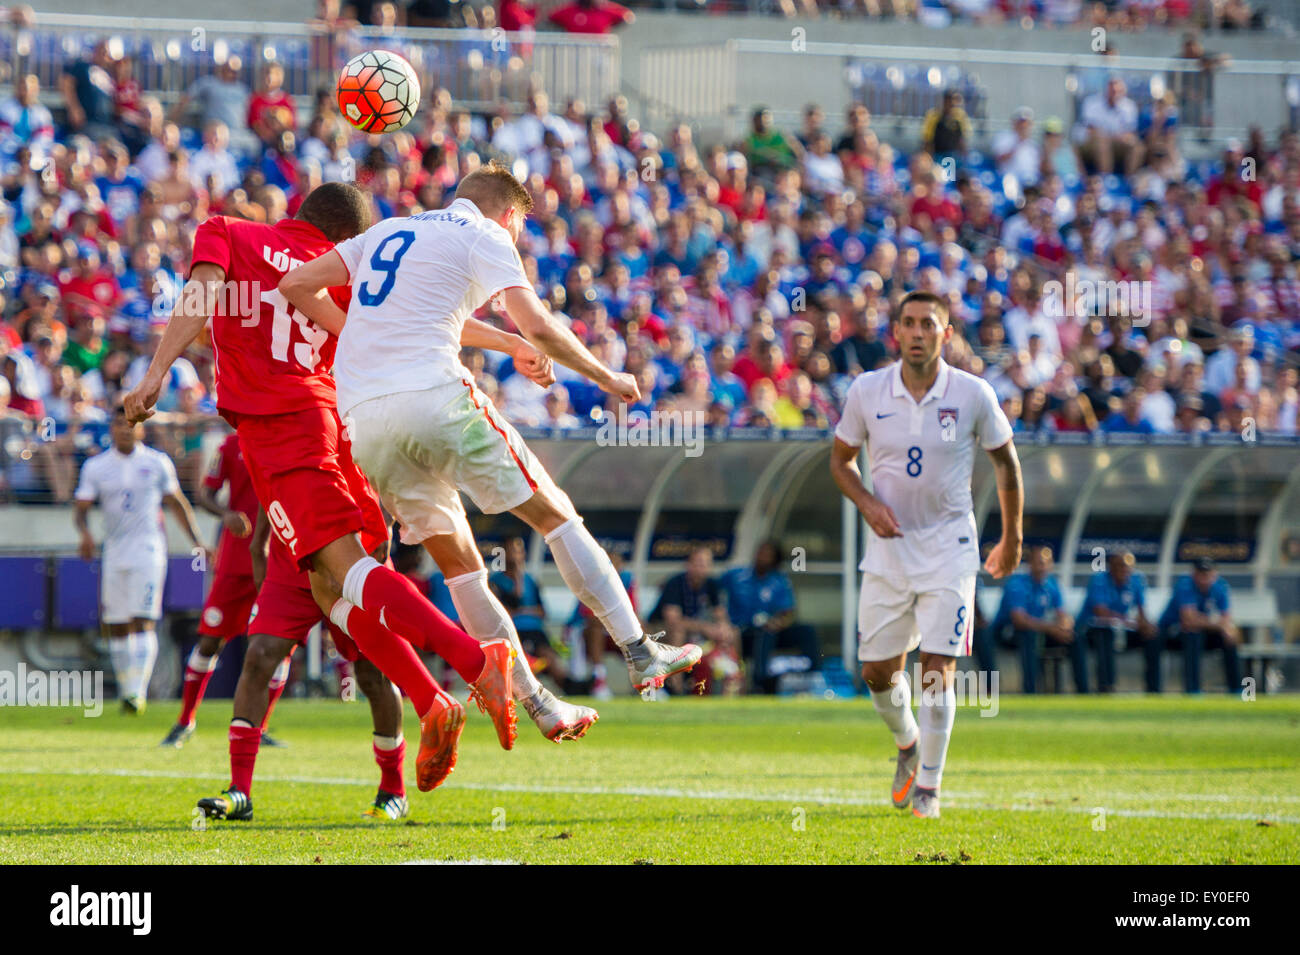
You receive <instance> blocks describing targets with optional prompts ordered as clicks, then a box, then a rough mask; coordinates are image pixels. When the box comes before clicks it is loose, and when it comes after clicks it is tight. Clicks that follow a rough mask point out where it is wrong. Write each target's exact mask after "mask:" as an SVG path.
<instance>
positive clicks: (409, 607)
mask: <svg viewBox="0 0 1300 955" xmlns="http://www.w3.org/2000/svg"><path fill="white" fill-rule="evenodd" d="M361 601H362V603H364V604H365V607H366V611H367V612H369V613H374V614H375V616H376V617H378V616H379V613H380V611H381V610H382V611H383V620H384V621H385V622H386V623H387V624H388V626H389V627H390V628H391V629H393V630H394V631H396V632H397V633H399V634H401V635H402V636H403V637H406V639H408V640H410V641H411V642H412V643H414V644H415V645H416V646H417V647H419V648H420V649H422V650H426V651H428V652H429V653H436V654H438V656H440V657H442V658H443V659H444V660H446V661H447V662H448V663H450V664H451V666H452V669H454V670H455V671H456V672H457V673H459V674H460V677H461V679H463V680H464V681H465V682H466V683H473V682H474V681H475V680H477V679H478V678H479V674H481V673H482V672H483V664H484V662H485V660H486V658H485V657H484V656H483V650H482V648H481V647H480V646H479V642H478V641H477V640H475V639H474V638H473V637H471V636H470V635H469V634H468V633H466V632H465V631H464V630H462V629H460V627H458V626H456V625H455V624H454V623H452V622H451V621H450V620H448V619H447V617H446V616H445V615H444V614H443V613H442V612H441V611H440V610H438V609H437V608H436V607H435V606H434V605H433V604H431V603H429V601H428V599H427V598H426V597H425V596H424V594H422V593H420V591H419V590H417V589H416V587H415V585H414V584H413V583H411V582H410V581H409V580H407V579H406V577H404V576H403V575H402V574H399V573H398V572H397V571H395V570H390V569H389V568H387V567H384V566H382V565H381V566H378V567H374V568H372V569H371V571H370V573H369V574H367V575H366V581H365V585H364V586H363V587H362V590H361ZM354 636H355V634H354ZM358 645H359V644H358ZM362 652H363V653H364V652H365V651H364V650H363V651H362ZM366 656H370V654H368V653H367V654H366ZM371 659H372V660H374V658H373V657H371ZM374 662H375V663H376V665H378V661H377V660H376V661H374ZM379 668H380V669H381V670H382V669H383V667H382V666H380V667H379ZM389 679H392V676H391V675H390V676H389ZM408 695H409V694H408ZM412 699H414V698H412Z"/></svg>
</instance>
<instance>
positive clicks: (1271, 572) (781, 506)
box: [0, 428, 1300, 688]
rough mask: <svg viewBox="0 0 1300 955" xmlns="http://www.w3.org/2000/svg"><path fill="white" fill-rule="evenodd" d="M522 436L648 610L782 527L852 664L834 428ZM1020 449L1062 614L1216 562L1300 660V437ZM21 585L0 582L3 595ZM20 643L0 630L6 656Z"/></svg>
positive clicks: (45, 523)
mask: <svg viewBox="0 0 1300 955" xmlns="http://www.w3.org/2000/svg"><path fill="white" fill-rule="evenodd" d="M521 430H522V431H523V433H524V434H525V437H526V438H527V439H528V440H529V444H530V446H531V447H532V448H533V449H534V451H535V452H536V454H537V456H538V457H539V458H540V459H541V461H542V462H543V464H545V465H546V467H547V469H548V471H549V472H550V473H551V475H552V476H553V477H554V478H555V479H556V481H557V482H558V483H559V484H560V486H561V487H563V488H564V489H565V490H566V491H567V492H568V493H569V495H570V497H571V498H572V499H573V502H574V504H575V506H576V507H577V509H578V511H579V513H581V514H582V515H583V516H584V519H585V521H586V523H587V526H588V527H589V528H590V529H591V531H592V533H593V534H594V535H595V536H596V538H597V539H598V540H600V541H601V543H602V544H603V545H605V546H606V547H608V548H609V549H610V550H611V551H613V552H615V553H617V554H618V555H619V556H620V557H621V558H622V560H623V565H624V567H626V568H627V569H629V570H631V572H632V574H633V577H634V579H635V581H636V584H637V592H638V597H639V605H640V609H641V611H642V613H643V614H644V613H647V612H648V611H649V610H650V609H651V608H652V607H653V606H654V602H655V599H656V598H657V595H658V592H659V589H660V587H661V586H662V584H663V582H664V581H665V580H666V579H667V578H668V577H670V576H672V575H673V574H676V573H679V572H680V571H681V570H682V568H683V562H684V560H685V557H686V555H687V553H688V552H689V551H690V549H691V548H693V547H695V546H698V545H704V546H707V547H709V548H710V549H712V551H713V552H714V554H715V565H716V568H717V570H718V572H719V573H721V572H722V571H723V570H724V569H726V568H728V567H733V566H741V565H745V564H748V563H749V562H750V561H752V559H753V555H754V552H755V549H756V548H757V546H758V544H759V543H760V542H761V541H762V540H764V539H766V538H768V537H776V538H778V539H779V540H780V541H781V544H782V547H783V550H784V560H785V566H784V570H785V571H786V572H787V573H788V574H789V576H790V578H791V580H792V582H793V584H794V588H795V592H796V595H797V599H798V606H799V617H800V619H801V620H804V621H806V622H808V623H811V624H813V625H814V626H815V627H816V628H817V629H818V631H819V633H820V634H821V637H822V642H823V649H824V651H825V652H826V653H827V655H837V651H838V652H839V653H843V654H844V655H845V662H846V669H848V670H849V672H854V671H855V669H856V667H855V666H854V664H853V662H852V647H853V640H854V631H855V627H856V619H857V611H856V601H857V581H858V574H857V562H858V560H859V555H860V554H861V552H862V547H863V544H864V542H865V540H866V534H868V533H870V531H869V530H868V529H867V528H866V526H865V524H864V523H863V522H862V521H861V520H860V519H859V518H858V517H857V515H856V514H855V513H854V512H853V510H852V508H851V506H850V505H848V504H847V502H845V501H844V500H843V498H842V497H841V496H840V494H839V493H838V491H837V489H836V488H835V486H834V484H833V483H832V481H831V477H830V473H829V469H828V461H829V454H830V442H829V438H830V435H829V433H827V432H824V431H818V430H811V429H810V430H807V431H797V432H785V433H784V434H783V435H781V436H779V439H778V436H777V435H775V434H774V433H773V432H770V431H768V430H767V429H753V430H750V429H732V430H731V431H730V432H729V433H728V434H727V435H726V436H725V439H723V440H717V439H715V438H716V436H714V435H709V436H708V437H707V438H706V437H703V436H701V440H700V441H699V442H696V441H690V440H688V441H686V442H684V443H679V444H678V445H670V446H646V445H645V444H640V445H638V446H633V445H632V444H631V441H634V440H640V439H636V438H633V437H632V435H633V434H635V432H632V431H629V432H628V434H627V435H624V438H625V439H627V440H626V441H625V443H623V444H621V445H616V446H611V444H610V442H609V441H608V440H607V438H609V437H610V436H609V435H604V436H602V434H601V432H600V430H599V429H596V428H586V429H578V430H572V431H565V432H559V431H555V432H552V431H549V430H529V429H521ZM688 437H689V436H688ZM647 440H648V439H647ZM1017 447H1018V449H1019V452H1020V457H1021V462H1022V467H1023V471H1024V479H1025V490H1026V501H1025V537H1026V543H1027V544H1032V543H1046V544H1050V545H1051V546H1052V547H1053V548H1054V550H1055V552H1056V555H1057V571H1058V574H1059V576H1060V579H1061V582H1062V584H1063V586H1064V587H1065V590H1066V594H1067V603H1068V604H1069V605H1068V606H1067V609H1068V610H1069V611H1070V612H1071V613H1075V612H1077V611H1078V609H1079V608H1078V607H1077V606H1074V603H1076V602H1079V601H1080V600H1081V591H1082V588H1083V587H1084V586H1085V585H1086V583H1087V579H1088V576H1089V575H1090V574H1091V573H1092V572H1093V569H1094V567H1097V566H1100V560H1103V559H1104V555H1105V554H1106V553H1107V552H1108V551H1110V550H1113V549H1115V548H1125V549H1128V550H1130V551H1132V552H1133V554H1134V556H1135V558H1136V561H1137V569H1138V570H1139V571H1141V572H1142V573H1144V574H1145V575H1146V577H1147V581H1148V586H1149V588H1150V592H1151V594H1152V599H1151V601H1150V604H1151V605H1150V606H1148V608H1147V611H1148V614H1149V615H1151V616H1152V617H1153V618H1154V617H1155V616H1157V615H1158V614H1159V613H1160V612H1161V611H1162V610H1163V609H1164V601H1165V600H1167V595H1168V593H1169V590H1170V588H1171V586H1172V584H1173V581H1174V580H1175V579H1176V577H1177V575H1179V574H1181V573H1185V572H1187V570H1188V569H1189V564H1190V561H1192V560H1194V559H1195V558H1197V557H1201V556H1211V557H1213V558H1214V559H1216V560H1217V561H1218V563H1219V567H1220V571H1221V573H1222V574H1223V576H1224V577H1225V578H1226V579H1227V580H1228V582H1229V584H1230V585H1231V586H1232V588H1233V599H1234V607H1235V608H1236V610H1237V612H1238V613H1239V614H1240V615H1241V617H1242V618H1243V623H1248V624H1249V626H1248V628H1247V629H1248V640H1249V642H1250V643H1251V644H1252V645H1255V646H1257V648H1259V652H1258V653H1257V654H1256V655H1257V656H1260V657H1265V658H1266V659H1265V662H1266V663H1267V662H1268V661H1269V660H1272V659H1273V656H1272V650H1269V649H1268V648H1270V647H1276V646H1278V645H1284V646H1286V647H1287V648H1289V649H1288V650H1286V651H1285V652H1281V653H1278V654H1276V656H1277V657H1278V658H1279V660H1280V662H1281V663H1282V664H1283V665H1284V667H1286V666H1289V668H1290V670H1295V669H1297V666H1296V664H1297V663H1300V660H1296V658H1295V654H1294V653H1292V652H1291V651H1292V650H1296V649H1300V646H1297V644H1296V641H1300V439H1297V438H1295V437H1274V436H1269V435H1261V436H1258V437H1257V438H1256V439H1255V440H1254V441H1244V440H1243V439H1242V438H1241V437H1240V436H1238V435H1235V434H1227V435H1225V434H1207V435H1201V436H1195V437H1194V438H1189V437H1186V436H1179V435H1170V436H1157V437H1153V438H1144V437H1141V436H1136V435H1110V436H1103V435H1074V434H1058V435H1043V436H1037V437H1035V436H1029V435H1020V436H1019V437H1018V439H1017ZM973 497H974V505H975V511H976V518H977V520H978V522H979V526H980V532H981V541H982V546H983V548H984V549H985V550H987V548H988V547H989V546H991V544H992V542H993V541H994V540H996V538H997V536H998V533H999V518H998V505H997V496H996V488H995V486H994V482H993V474H992V470H991V468H990V467H989V465H988V462H987V460H986V458H985V456H984V455H979V456H977V462H976V468H975V474H974V481H973ZM467 508H468V510H469V511H470V514H471V523H472V524H473V526H474V529H475V533H476V536H477V537H478V538H479V542H480V545H481V546H482V547H483V548H484V550H485V552H487V554H488V555H489V557H490V556H491V554H492V548H493V547H494V546H496V545H497V544H498V543H499V542H500V541H501V540H502V539H503V538H504V537H505V536H507V535H509V534H515V533H525V532H526V528H525V527H524V526H523V525H522V524H521V523H520V522H518V521H517V520H515V519H514V518H512V517H510V516H509V515H500V516H488V515H482V514H479V513H477V512H476V511H475V510H474V508H473V505H472V504H470V503H469V502H468V501H467ZM92 520H97V518H92ZM203 520H204V521H205V525H204V527H205V531H206V532H208V533H210V534H215V526H214V523H213V522H212V521H211V520H210V519H209V518H207V516H206V515H204V516H203ZM168 523H169V527H168V531H169V535H170V544H171V548H172V552H173V554H174V555H175V556H177V557H178V558H181V559H182V560H183V558H184V557H186V556H187V555H188V554H189V548H188V545H187V543H186V541H185V540H184V539H183V537H182V536H181V535H179V534H178V533H177V532H176V530H175V528H173V527H171V526H170V522H168ZM96 530H97V531H98V528H97V527H96ZM525 536H526V537H527V536H529V535H527V534H526V533H525ZM76 542H77V538H76V533H75V530H74V527H73V521H72V512H71V508H69V507H67V506H53V505H46V506H42V505H9V506H7V507H3V508H0V557H13V556H19V555H43V556H49V557H51V558H54V557H57V556H63V557H69V556H71V555H73V554H74V553H75V550H76ZM529 560H530V564H531V570H532V572H533V573H534V575H535V576H536V577H537V578H538V580H539V582H540V584H541V586H542V588H543V593H544V596H545V599H546V602H547V607H548V617H549V620H550V622H551V623H554V624H557V625H558V624H559V623H560V622H562V621H564V620H567V619H568V618H569V615H570V613H571V612H572V609H573V606H574V602H573V598H572V596H571V595H570V594H569V593H568V591H567V589H566V588H565V587H564V584H563V581H562V580H561V579H560V575H559V573H558V571H557V570H556V568H555V566H554V564H553V563H551V562H550V559H549V553H548V552H547V551H546V548H545V547H544V545H543V543H542V541H541V539H540V538H539V537H536V536H532V538H531V544H530V554H529ZM51 566H53V564H51ZM430 569H431V568H430ZM183 570H184V569H183V568H182V572H183ZM984 585H985V586H984V587H983V591H984V593H983V596H982V599H981V603H982V605H983V606H985V608H986V613H987V614H988V615H990V616H991V614H992V610H993V609H995V608H996V594H997V584H996V583H994V582H992V581H990V580H985V581H984ZM14 586H15V581H12V580H11V581H0V590H4V591H11V590H12V589H13V588H14ZM0 599H2V596H0ZM52 599H53V598H52ZM990 608H992V609H990ZM1244 618H1248V619H1244ZM46 629H47V630H49V629H51V628H46ZM29 639H30V637H29ZM42 639H43V640H45V641H47V642H49V641H53V642H50V643H49V646H50V647H52V648H53V649H51V650H50V651H49V656H50V657H51V658H53V657H60V658H66V657H67V656H68V655H69V654H74V653H76V652H77V647H78V646H79V645H80V644H79V643H78V642H77V640H76V639H73V640H72V641H71V642H69V639H68V637H67V635H64V636H62V637H60V636H59V635H58V634H54V633H46V634H45V635H44V637H42ZM82 639H84V634H83V635H82ZM16 649H17V645H16V644H15V643H13V642H10V641H7V639H6V638H4V637H0V666H3V665H4V664H5V661H6V659H8V658H12V657H14V655H15V652H16ZM1288 661H1289V662H1288ZM11 662H12V660H11ZM1007 663H1008V664H1010V660H1008V661H1007ZM1290 677H1291V673H1289V672H1288V679H1287V681H1286V683H1287V686H1288V687H1291V688H1294V687H1295V686H1296V683H1297V681H1296V680H1295V679H1292V678H1290Z"/></svg>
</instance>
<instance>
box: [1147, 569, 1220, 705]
mask: <svg viewBox="0 0 1300 955" xmlns="http://www.w3.org/2000/svg"><path fill="white" fill-rule="evenodd" d="M1160 634H1161V638H1160V639H1157V640H1152V641H1151V643H1153V644H1155V645H1156V649H1155V651H1154V654H1155V659H1156V663H1155V666H1154V670H1155V679H1154V682H1153V681H1152V680H1150V679H1148V681H1147V690H1148V691H1149V692H1151V693H1159V692H1160V666H1159V654H1160V650H1161V649H1162V646H1163V642H1164V638H1174V639H1177V640H1179V641H1181V643H1182V647H1183V689H1184V690H1185V691H1186V692H1188V693H1200V692H1201V652H1202V651H1203V650H1204V649H1205V648H1206V647H1209V648H1210V649H1214V648H1215V647H1219V648H1221V649H1222V650H1223V675H1224V679H1225V681H1226V682H1227V687H1228V692H1229V693H1236V692H1237V691H1238V690H1240V689H1241V661H1240V660H1239V659H1238V656H1237V646H1238V644H1240V643H1241V630H1240V629H1239V628H1238V627H1237V625H1236V624H1235V623H1233V622H1232V615H1231V599H1230V597H1229V595H1228V582H1227V581H1226V580H1224V579H1223V578H1222V577H1220V576H1219V572H1218V570H1217V569H1216V568H1215V566H1214V561H1212V560H1210V558H1208V557H1200V558H1197V559H1196V560H1195V561H1193V562H1192V572H1191V573H1190V574H1184V575H1183V576H1181V577H1179V578H1178V580H1177V581H1176V582H1175V583H1174V593H1173V596H1172V597H1170V598H1169V606H1168V607H1166V608H1165V612H1164V613H1162V614H1161V615H1160ZM1151 670H1152V667H1148V670H1147V672H1148V673H1150V672H1151Z"/></svg>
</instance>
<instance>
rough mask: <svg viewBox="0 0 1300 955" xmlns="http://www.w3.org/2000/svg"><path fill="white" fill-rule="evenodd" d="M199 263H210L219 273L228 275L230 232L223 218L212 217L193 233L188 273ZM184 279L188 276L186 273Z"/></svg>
mask: <svg viewBox="0 0 1300 955" xmlns="http://www.w3.org/2000/svg"><path fill="white" fill-rule="evenodd" d="M200 262H211V263H212V264H213V265H216V266H219V267H220V268H221V271H223V272H225V273H226V274H229V273H230V232H229V230H227V228H226V217H225V216H213V217H212V218H210V219H208V220H206V221H205V222H204V223H203V224H202V225H201V226H199V228H198V230H197V231H196V232H195V233H194V255H193V256H191V258H190V272H193V271H194V266H196V265H198V264H199V263H200ZM185 277H186V278H189V274H188V273H186V276H185Z"/></svg>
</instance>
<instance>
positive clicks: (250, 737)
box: [230, 723, 262, 795]
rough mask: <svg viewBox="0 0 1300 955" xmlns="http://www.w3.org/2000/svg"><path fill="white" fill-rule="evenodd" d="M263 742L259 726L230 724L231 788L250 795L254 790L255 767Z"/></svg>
mask: <svg viewBox="0 0 1300 955" xmlns="http://www.w3.org/2000/svg"><path fill="white" fill-rule="evenodd" d="M261 742H262V730H261V727H258V726H236V725H235V724H234V723H231V724H230V788H231V789H238V790H239V791H240V792H241V793H243V794H244V795H249V794H250V793H251V792H252V789H253V765H254V764H255V763H256V762H257V747H258V746H259V745H261Z"/></svg>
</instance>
